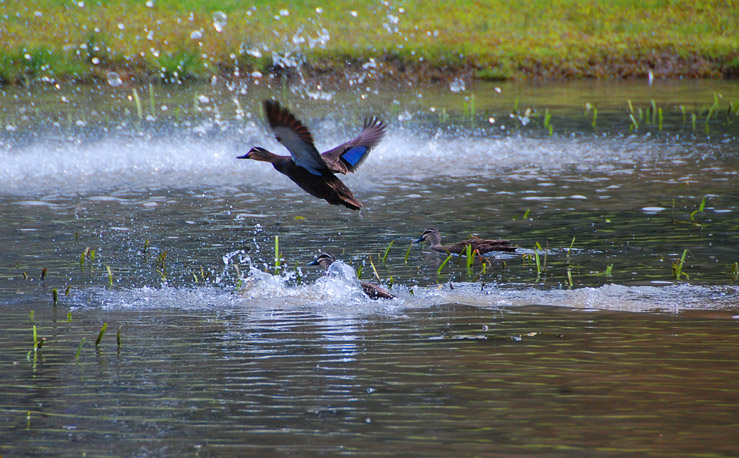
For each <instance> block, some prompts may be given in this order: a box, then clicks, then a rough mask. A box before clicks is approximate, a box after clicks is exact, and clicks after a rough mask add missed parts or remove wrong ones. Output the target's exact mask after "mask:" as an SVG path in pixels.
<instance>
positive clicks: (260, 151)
mask: <svg viewBox="0 0 739 458" xmlns="http://www.w3.org/2000/svg"><path fill="white" fill-rule="evenodd" d="M271 156H273V154H272V153H270V152H269V151H267V150H266V149H264V148H262V147H261V146H255V147H254V148H252V149H250V150H249V152H248V153H246V154H244V155H243V156H237V157H236V159H254V160H255V161H264V162H271V161H270V158H271Z"/></svg>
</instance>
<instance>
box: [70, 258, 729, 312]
mask: <svg viewBox="0 0 739 458" xmlns="http://www.w3.org/2000/svg"><path fill="white" fill-rule="evenodd" d="M334 266H335V267H334ZM334 266H332V267H333V268H331V269H329V271H328V272H327V275H325V276H323V277H321V278H319V279H318V280H316V281H315V282H314V283H309V284H302V285H297V286H296V285H291V284H289V283H288V278H287V276H283V275H271V274H269V273H266V272H262V271H260V270H258V269H252V270H251V272H250V275H249V276H248V277H247V278H246V279H245V280H244V283H243V285H242V286H241V287H240V288H238V289H233V288H228V287H227V288H224V287H220V286H203V287H186V288H180V287H167V286H164V287H161V288H152V287H142V288H124V289H120V290H110V289H107V288H98V287H93V288H87V289H85V290H82V291H78V292H76V293H75V294H74V295H73V296H72V297H71V299H70V301H71V304H70V305H71V306H72V307H73V308H88V307H101V308H104V309H150V308H175V309H185V310H202V309H216V310H218V309H224V310H225V309H231V308H240V307H246V308H248V309H250V310H254V311H260V312H261V313H268V312H269V311H270V310H276V309H280V310H285V309H296V310H304V309H309V310H311V311H312V312H314V313H318V314H329V315H335V314H341V315H358V316H361V315H373V314H382V315H387V314H391V315H402V314H404V311H405V310H408V309H418V308H427V307H435V306H439V305H444V304H452V303H453V304H462V305H468V306H472V307H478V308H481V309H490V310H494V309H496V308H498V307H518V306H526V305H543V306H556V307H567V308H575V309H597V310H613V311H624V312H654V311H659V312H669V313H680V312H684V311H689V310H732V309H737V308H739V289H737V288H735V287H731V286H697V285H690V284H676V285H670V286H661V287H657V286H622V285H615V284H608V285H603V286H600V287H588V288H579V289H572V290H570V289H554V290H552V289H541V288H536V287H531V286H522V285H504V286H501V285H495V284H493V285H484V286H483V285H481V284H479V283H454V284H451V285H450V284H442V285H438V286H430V287H419V286H414V287H412V288H408V287H406V286H395V287H394V288H392V292H393V294H396V295H397V298H396V299H392V300H371V299H369V298H368V297H367V296H366V295H364V293H363V292H362V290H361V288H360V287H359V283H358V280H357V277H356V273H355V272H354V269H352V268H351V267H350V266H348V265H346V264H344V263H343V262H341V261H337V262H336V263H335V264H334ZM512 286H515V287H512Z"/></svg>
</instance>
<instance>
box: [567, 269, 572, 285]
mask: <svg viewBox="0 0 739 458" xmlns="http://www.w3.org/2000/svg"><path fill="white" fill-rule="evenodd" d="M567 282H568V284H569V286H570V289H572V286H573V284H572V269H571V268H569V267H568V268H567Z"/></svg>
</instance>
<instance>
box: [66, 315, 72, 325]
mask: <svg viewBox="0 0 739 458" xmlns="http://www.w3.org/2000/svg"><path fill="white" fill-rule="evenodd" d="M71 322H72V312H67V323H71Z"/></svg>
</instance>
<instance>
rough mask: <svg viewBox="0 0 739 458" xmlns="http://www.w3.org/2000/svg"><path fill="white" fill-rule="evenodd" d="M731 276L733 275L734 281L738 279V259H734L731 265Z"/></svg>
mask: <svg viewBox="0 0 739 458" xmlns="http://www.w3.org/2000/svg"><path fill="white" fill-rule="evenodd" d="M731 276H732V277H734V281H736V280H737V279H739V261H735V262H734V264H732V265H731Z"/></svg>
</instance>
